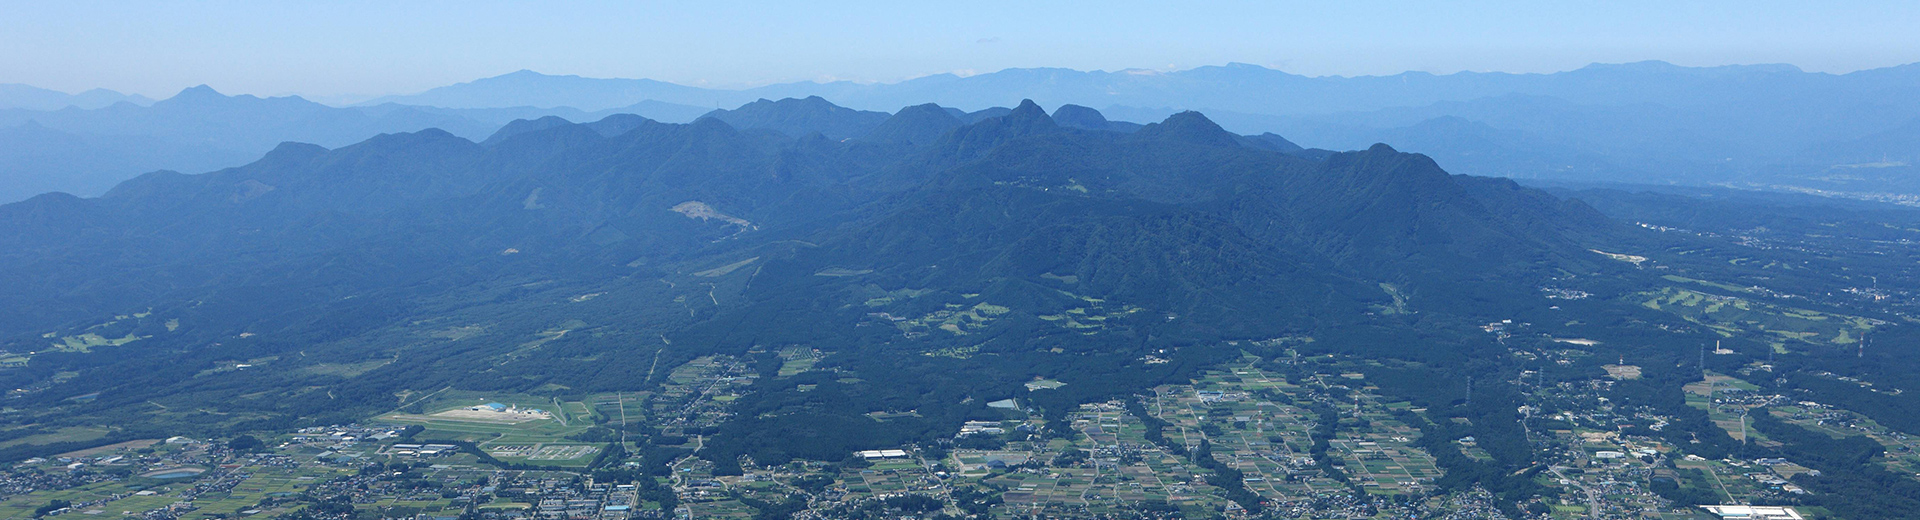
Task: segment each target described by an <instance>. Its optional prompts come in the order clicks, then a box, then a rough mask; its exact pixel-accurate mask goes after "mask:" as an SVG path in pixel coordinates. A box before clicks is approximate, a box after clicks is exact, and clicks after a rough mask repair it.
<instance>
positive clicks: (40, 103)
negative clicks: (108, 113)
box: [0, 83, 153, 110]
mask: <svg viewBox="0 0 1920 520" xmlns="http://www.w3.org/2000/svg"><path fill="white" fill-rule="evenodd" d="M115 103H132V104H135V105H143V106H144V105H151V104H153V100H152V99H147V97H146V96H142V95H139V94H132V95H129V94H121V93H119V92H114V91H111V90H107V89H103V88H96V89H93V90H88V91H86V92H81V93H79V94H68V93H65V92H61V91H58V90H48V89H44V88H40V87H35V86H32V85H21V84H19V83H0V110H4V109H11V108H23V109H27V110H59V109H62V108H67V107H73V108H79V109H83V110H85V109H94V108H105V107H108V106H112V105H113V104H115Z"/></svg>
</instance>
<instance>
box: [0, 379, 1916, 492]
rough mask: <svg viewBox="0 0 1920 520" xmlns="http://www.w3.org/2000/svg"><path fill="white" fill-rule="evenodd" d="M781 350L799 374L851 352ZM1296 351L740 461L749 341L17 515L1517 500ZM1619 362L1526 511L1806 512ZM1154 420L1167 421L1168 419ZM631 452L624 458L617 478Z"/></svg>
mask: <svg viewBox="0 0 1920 520" xmlns="http://www.w3.org/2000/svg"><path fill="white" fill-rule="evenodd" d="M1548 345H1567V344H1566V343H1557V342H1549V343H1548ZM1556 349H1557V350H1556ZM1520 353H1521V352H1520V351H1518V350H1516V355H1519V354H1520ZM1524 353H1525V355H1527V356H1531V359H1534V360H1536V361H1538V362H1543V363H1555V362H1556V360H1560V359H1572V357H1577V356H1579V355H1580V354H1579V353H1578V352H1577V351H1575V350H1572V349H1561V348H1560V347H1551V348H1548V349H1546V350H1533V351H1526V352H1524ZM779 354H780V357H781V358H782V359H783V360H784V362H785V363H786V365H785V366H783V367H782V370H781V373H783V374H789V375H790V374H794V373H798V372H801V371H805V370H809V369H812V367H813V366H814V364H815V363H816V362H818V361H819V360H820V359H821V358H823V357H825V356H828V355H830V353H824V352H820V351H817V350H798V349H789V350H786V351H782V352H780V353H779ZM1570 356H1572V357H1570ZM1296 363H1300V360H1299V359H1298V357H1297V356H1294V357H1292V358H1283V359H1274V360H1263V359H1260V358H1257V357H1252V356H1248V357H1246V358H1244V359H1242V360H1240V361H1237V362H1233V363H1229V364H1227V365H1223V366H1219V367H1217V368H1214V369H1211V370H1207V371H1205V372H1203V373H1202V376H1201V377H1200V378H1198V379H1195V380H1193V381H1192V382H1191V383H1190V384H1184V385H1164V386H1160V387H1157V388H1154V389H1153V393H1152V395H1144V394H1143V395H1139V396H1135V397H1134V398H1132V399H1117V400H1111V401H1106V402H1098V403H1091V404H1086V405H1082V406H1080V407H1079V408H1078V409H1077V410H1075V411H1073V412H1071V413H1069V414H1067V415H1066V420H1067V421H1069V422H1070V425H1069V426H1070V428H1071V431H1072V434H1070V435H1065V436H1060V435H1047V434H1045V433H1044V432H1046V431H1047V430H1048V428H1047V426H1048V425H1047V424H1046V421H1045V420H1043V419H1042V418H1041V416H1040V415H1038V414H1034V413H1032V412H1033V410H1031V408H1030V406H1029V405H1028V403H1027V400H1026V399H1025V398H1023V397H1020V396H1014V397H1011V398H1008V399H1002V400H1000V401H996V402H995V403H994V406H993V407H991V409H994V410H998V411H999V413H1001V414H1002V417H1001V419H999V420H971V421H967V422H965V423H963V424H960V425H958V426H957V427H956V428H955V430H954V431H953V433H952V437H951V439H947V440H944V441H941V442H939V443H934V444H928V445H908V446H895V447H878V448H875V449H870V450H861V451H857V452H854V453H850V454H849V455H848V457H847V460H845V461H796V462H793V463H789V464H783V465H778V466H756V465H752V464H748V465H746V466H745V467H744V468H743V469H744V470H745V471H743V472H742V473H741V474H738V475H723V474H716V473H715V471H714V470H715V466H714V465H713V464H712V463H711V462H709V461H707V460H704V459H702V458H700V457H698V456H697V453H698V450H699V449H700V447H701V445H702V442H703V441H702V440H701V438H700V436H699V435H698V434H697V433H696V432H700V431H704V429H705V428H707V427H709V426H711V425H714V424H717V423H718V422H719V421H720V420H721V419H723V418H725V417H727V416H728V414H729V412H728V409H729V403H730V402H731V401H733V400H734V399H737V398H738V397H739V396H740V395H743V394H744V393H746V392H750V391H752V385H753V384H754V383H755V379H756V377H755V375H754V374H751V373H750V371H749V370H747V368H746V366H745V364H744V362H742V361H741V360H739V359H736V358H731V357H726V356H711V357H706V358H701V359H697V360H695V361H694V362H691V363H687V364H685V365H683V366H681V367H678V368H675V369H674V370H673V371H672V372H671V373H670V374H669V377H668V378H667V381H668V383H667V384H665V385H663V386H662V387H661V388H660V389H659V390H658V391H656V392H644V393H631V394H629V393H620V394H609V395H595V396H589V397H587V398H585V399H583V400H581V401H563V400H554V399H545V400H541V399H539V398H533V397H529V396H518V395H485V394H478V393H471V392H466V393H463V392H444V393H438V394H436V395H432V396H427V397H422V398H419V400H418V401H417V402H416V405H415V406H410V407H408V408H409V409H417V411H396V412H393V413H389V414H385V415H382V416H380V417H376V418H373V419H372V420H370V421H368V422H366V423H364V424H357V425H341V426H331V427H311V428H303V429H299V430H295V431H290V432H283V433H279V434H273V435H269V434H266V433H255V434H250V435H249V436H241V437H235V438H229V439H191V438H186V437H175V438H171V439H153V440H144V441H132V442H126V443H121V444H116V445H113V446H108V447H103V448H98V449H93V450H85V451H82V452H74V453H67V454H62V455H59V456H55V457H47V458H41V459H34V460H29V461H26V462H24V463H22V464H20V465H18V466H16V467H14V468H12V469H10V470H8V471H7V472H6V473H5V474H4V476H0V517H4V518H31V517H52V516H68V515H81V516H82V517H93V516H101V515H111V516H118V517H140V518H143V519H150V520H174V519H203V518H238V517H250V516H260V517H298V518H331V519H338V520H349V519H361V518H415V519H419V520H431V519H447V520H452V519H458V518H478V519H489V520H512V519H547V520H552V519H561V518H565V519H580V520H625V519H629V518H640V519H646V518H742V519H747V518H755V517H756V515H758V514H760V512H761V510H762V509H763V508H766V507H769V504H781V503H787V504H795V506H794V508H793V510H792V511H791V514H792V517H794V518H842V517H848V516H862V515H868V514H873V513H875V512H887V514H899V515H904V516H922V515H925V516H931V515H934V514H946V515H952V516H969V515H978V516H979V517H982V518H987V517H991V518H1027V517H1049V518H1055V517H1057V518H1074V517H1087V518H1094V517H1128V518H1207V517H1229V518H1231V517H1251V516H1256V515H1253V514H1252V512H1251V511H1248V510H1247V508H1246V507H1244V506H1243V505H1242V502H1241V501H1238V500H1234V499H1231V498H1229V497H1231V496H1233V495H1232V494H1231V493H1229V492H1228V491H1229V490H1230V489H1234V488H1238V489H1244V490H1246V491H1247V492H1249V493H1251V494H1252V495H1253V496H1254V497H1257V500H1258V501H1259V503H1260V506H1261V509H1262V511H1261V513H1260V515H1258V516H1261V517H1270V518H1434V517H1437V518H1500V517H1508V518H1512V516H1510V515H1508V514H1506V513H1503V512H1501V511H1500V510H1499V509H1498V508H1496V507H1495V502H1496V500H1495V499H1494V498H1493V497H1492V496H1491V495H1488V494H1487V493H1486V492H1484V491H1480V490H1477V489H1467V490H1454V491H1451V492H1448V491H1443V490H1442V489H1441V488H1440V487H1439V485H1438V481H1439V480H1440V479H1441V478H1442V477H1443V476H1444V475H1445V471H1444V470H1443V469H1442V468H1441V467H1440V464H1439V463H1438V462H1437V460H1436V457H1435V455H1434V453H1432V452H1429V451H1428V450H1430V449H1433V447H1435V446H1444V447H1445V448H1444V449H1449V450H1457V452H1458V453H1459V454H1461V455H1464V456H1466V457H1469V458H1474V459H1480V460H1486V459H1488V458H1489V457H1490V455H1489V454H1488V452H1486V451H1485V450H1483V449H1482V447H1481V446H1479V443H1478V442H1477V440H1476V439H1474V438H1473V437H1471V436H1467V437H1461V438H1448V439H1444V442H1440V443H1434V442H1425V441H1424V439H1423V438H1422V435H1423V433H1422V429H1421V428H1420V427H1419V426H1418V425H1417V423H1418V422H1419V421H1421V420H1422V419H1421V417H1422V415H1421V414H1423V413H1424V410H1423V409H1421V408H1417V407H1414V406H1413V405H1412V404H1410V403H1408V402H1404V401H1395V400H1391V399H1388V398H1386V397H1384V396H1383V395H1382V394H1381V393H1380V392H1379V390H1378V388H1377V387H1376V386H1374V385H1373V384H1372V383H1371V382H1370V381H1369V380H1368V378H1367V376H1366V375H1365V374H1364V373H1363V372H1362V371H1353V370H1350V369H1336V370H1322V369H1316V368H1313V367H1321V368H1327V367H1339V366H1343V365H1341V364H1339V363H1337V362H1334V361H1331V360H1322V361H1321V362H1316V363H1313V364H1310V366H1309V365H1295V364H1296ZM1277 370H1279V371H1284V374H1283V373H1282V372H1277ZM1764 370H1765V368H1764V367H1761V366H1754V367H1749V368H1748V369H1746V370H1745V371H1744V372H1745V374H1732V375H1721V374H1711V375H1710V377H1709V378H1708V379H1707V380H1706V381H1702V382H1701V383H1700V384H1698V385H1689V386H1688V387H1687V391H1688V399H1689V404H1691V405H1693V406H1696V407H1699V408H1702V409H1706V410H1708V411H1710V412H1711V414H1710V415H1711V417H1712V418H1713V419H1714V420H1715V421H1716V423H1719V424H1721V426H1722V427H1723V428H1726V429H1727V430H1728V431H1729V432H1735V433H1738V434H1740V435H1756V436H1755V437H1753V438H1751V439H1748V440H1749V441H1750V442H1766V440H1765V439H1764V438H1762V437H1759V436H1757V434H1755V433H1753V432H1747V431H1743V430H1742V429H1741V426H1740V423H1739V421H1740V420H1742V417H1743V416H1742V415H1741V414H1742V413H1759V411H1761V410H1769V411H1770V413H1773V414H1775V416H1777V417H1781V418H1783V419H1785V420H1788V421H1792V422H1793V423H1795V424H1802V425H1805V426H1808V427H1811V428H1824V429H1830V430H1834V431H1836V432H1839V431H1845V432H1853V433H1860V434H1865V435H1868V436H1869V437H1871V438H1873V439H1875V440H1878V441H1881V442H1883V443H1885V444H1886V445H1887V447H1888V452H1889V453H1890V454H1891V455H1890V456H1889V457H1887V461H1886V462H1885V464H1887V465H1888V466H1889V467H1890V468H1893V469H1896V470H1898V471H1902V472H1905V473H1907V474H1912V473H1913V472H1914V470H1915V468H1920V457H1916V456H1915V455H1913V451H1912V446H1911V443H1913V442H1915V441H1914V440H1912V439H1909V438H1908V437H1907V436H1905V435H1902V434H1899V433H1897V432H1893V431H1891V430H1889V429H1887V428H1885V427H1883V426H1880V425H1878V424H1875V423H1872V422H1871V421H1867V420H1866V419H1865V418H1864V417H1861V416H1859V415H1858V414H1854V413H1851V412H1848V411H1846V410H1841V409H1837V408H1834V407H1831V406H1828V405H1823V404H1820V403H1814V402H1808V401H1794V400H1791V399H1787V398H1785V397H1783V396H1777V395H1766V394H1762V393H1758V392H1756V391H1755V389H1756V388H1757V387H1755V386H1753V385H1751V384H1746V383H1745V382H1744V381H1743V380H1741V379H1740V377H1752V376H1753V375H1754V374H1755V373H1756V372H1760V373H1764ZM1606 372H1607V374H1608V376H1607V377H1605V378H1601V379H1595V380H1589V381H1582V382H1570V381H1561V382H1557V383H1553V384H1539V383H1538V382H1537V380H1538V378H1537V377H1535V378H1534V379H1532V380H1530V379H1528V378H1529V377H1531V376H1533V374H1531V373H1522V375H1521V377H1520V378H1517V379H1516V380H1515V381H1513V382H1512V383H1514V384H1516V385H1519V386H1520V387H1522V388H1523V389H1524V393H1525V395H1526V396H1528V399H1529V400H1530V401H1531V402H1532V403H1533V404H1529V405H1528V406H1526V407H1523V409H1522V410H1520V414H1521V415H1520V418H1521V419H1520V422H1521V425H1522V426H1523V427H1524V428H1525V429H1526V432H1527V435H1528V441H1529V442H1530V443H1531V444H1533V445H1534V446H1535V448H1536V449H1539V450H1541V452H1543V453H1545V454H1546V455H1545V456H1544V460H1546V461H1548V462H1547V463H1546V465H1544V466H1542V467H1540V468H1537V469H1536V470H1535V471H1537V472H1538V476H1537V478H1538V479H1540V481H1541V482H1542V483H1543V484H1544V485H1547V486H1550V487H1553V488H1557V489H1560V490H1561V493H1560V494H1559V496H1558V498H1555V499H1552V500H1551V501H1547V502H1537V503H1527V504H1523V506H1525V509H1522V512H1521V513H1520V515H1519V517H1522V518H1540V519H1568V520H1572V519H1601V518H1618V519H1625V518H1669V519H1696V518H1699V519H1708V518H1720V517H1724V518H1737V517H1738V516H1727V515H1736V514H1748V515H1753V514H1761V515H1763V516H1749V517H1750V518H1761V517H1764V515H1765V514H1773V513H1775V512H1777V513H1778V514H1781V515H1786V514H1794V515H1798V514H1801V512H1800V511H1796V510H1795V509H1794V508H1792V507H1778V506H1771V505H1768V504H1782V503H1792V501H1793V499H1794V497H1796V496H1801V495H1805V494H1806V493H1808V491H1807V490H1805V489H1803V488H1801V487H1800V486H1797V485H1795V484H1793V483H1792V482H1791V480H1792V479H1793V478H1794V477H1795V476H1797V475H1806V474H1813V475H1817V474H1818V473H1817V472H1814V471H1812V470H1810V469H1808V468H1806V467H1804V466H1801V465H1798V464H1795V463H1794V461H1791V460H1784V459H1763V458H1755V459H1742V458H1738V457H1737V456H1736V457H1728V458H1721V459H1706V458H1702V457H1698V456H1695V455H1691V454H1687V453H1686V451H1685V447H1684V446H1673V445H1669V444H1667V443H1665V442H1664V441H1662V440H1660V439H1658V438H1656V437H1652V436H1648V435H1645V434H1644V432H1645V431H1646V430H1645V429H1635V428H1631V427H1630V426H1632V425H1639V426H1643V427H1645V428H1650V429H1652V430H1659V429H1660V428H1662V427H1664V425H1665V424H1666V423H1667V422H1668V420H1669V419H1670V418H1667V417H1662V416H1659V415H1657V414H1650V413H1647V412H1646V411H1645V410H1639V409H1634V408H1630V407H1617V406H1614V405H1612V404H1610V403H1609V401H1608V400H1607V399H1606V396H1607V395H1608V391H1609V389H1610V388H1611V387H1612V385H1613V384H1614V383H1615V382H1618V381H1622V380H1626V379H1629V378H1632V377H1637V372H1636V371H1635V370H1632V369H1631V367H1628V366H1624V365H1608V369H1607V370H1606ZM1066 384H1067V383H1062V382H1059V381H1051V380H1043V381H1036V382H1034V383H1030V384H1028V385H1027V388H1028V392H1030V393H1035V392H1048V391H1057V390H1058V389H1060V388H1062V387H1063V386H1065V385H1066ZM1142 413H1144V414H1145V416H1144V417H1143V416H1142V415H1141V414H1142ZM653 418H657V421H655V422H653V424H656V425H657V426H654V427H655V428H658V430H657V431H659V432H660V433H661V434H660V435H657V436H656V437H655V438H656V439H658V440H671V439H679V442H682V443H683V444H680V445H677V446H675V447H676V448H677V449H683V450H685V453H687V454H688V455H687V456H682V457H681V458H679V459H677V460H674V461H671V462H670V463H668V464H667V465H666V466H665V469H666V471H667V473H664V474H661V475H658V476H652V477H647V476H640V477H638V478H640V480H637V481H636V480H632V479H633V478H634V475H641V474H643V473H645V470H644V469H643V468H642V467H641V466H642V465H643V464H645V462H644V461H643V460H642V459H639V458H637V457H635V455H633V454H634V453H637V452H638V451H640V449H641V446H638V445H634V444H632V443H631V442H629V441H623V440H621V438H620V437H619V436H618V435H617V434H611V435H613V436H612V437H605V436H606V435H610V434H609V433H606V432H615V431H624V430H625V429H626V428H625V426H626V425H627V424H631V422H633V421H642V420H654V419H653ZM876 420H881V419H879V418H877V419H876ZM1151 424H1161V425H1164V426H1163V427H1160V428H1159V429H1158V430H1159V431H1158V432H1157V433H1158V435H1155V433H1154V432H1153V430H1154V427H1153V426H1150V425H1151ZM595 432H602V433H595ZM1636 432H1641V433H1636ZM251 435H259V436H260V438H259V439H255V438H254V437H252V436H251ZM582 439H594V440H582ZM1202 446H1204V447H1205V450H1206V451H1205V453H1207V454H1209V455H1210V456H1211V457H1212V458H1213V459H1214V460H1215V461H1217V462H1218V463H1220V464H1223V465H1224V467H1229V468H1232V469H1233V470H1235V471H1237V472H1238V474H1239V482H1221V481H1218V480H1215V479H1216V478H1217V476H1218V475H1219V473H1218V472H1217V469H1214V468H1210V467H1208V466H1203V465H1202V464H1200V463H1198V462H1197V461H1196V459H1194V458H1193V456H1192V453H1194V452H1195V450H1199V449H1201V448H1202ZM616 447H617V448H619V449H615V448H616ZM611 455H621V457H620V458H611V457H610V456H611ZM610 469H618V470H621V471H620V472H615V473H613V474H619V475H626V476H625V477H621V478H619V479H615V480H598V479H596V476H598V477H602V478H608V477H607V476H608V475H611V474H609V473H606V472H605V471H607V470H610ZM649 479H651V480H649ZM1662 481H1664V482H1670V483H1675V484H1676V485H1678V486H1680V487H1682V488H1692V487H1700V488H1701V489H1703V490H1707V491H1710V492H1712V493H1716V494H1717V496H1718V497H1720V498H1719V499H1720V500H1722V501H1723V502H1724V503H1723V504H1717V505H1714V507H1715V508H1695V507H1685V506H1676V505H1674V504H1673V503H1672V502H1671V500H1668V499H1665V498H1662V496H1660V494H1659V493H1656V492H1655V490H1654V489H1653V487H1654V486H1655V484H1654V483H1655V482H1662ZM796 499H797V500H800V502H797V503H796V502H792V501H793V500H796ZM1756 504H1757V505H1756ZM1721 506H1725V507H1721ZM1741 507H1746V508H1748V509H1739V508H1741ZM1754 507H1760V508H1762V509H1752V508H1754ZM1765 507H1776V508H1778V510H1777V511H1776V510H1775V509H1764V508H1765ZM1755 511H1760V513H1754V512H1755ZM1742 512H1744V513H1742ZM1781 518H1787V517H1785V516H1782V517H1781Z"/></svg>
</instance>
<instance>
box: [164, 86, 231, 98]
mask: <svg viewBox="0 0 1920 520" xmlns="http://www.w3.org/2000/svg"><path fill="white" fill-rule="evenodd" d="M224 97H227V96H226V95H225V94H221V93H220V92H219V91H216V90H214V89H213V87H209V86H206V85H199V86H193V87H188V88H185V89H181V90H180V93H179V94H174V95H173V97H172V98H171V99H175V100H185V101H195V100H202V99H219V98H224Z"/></svg>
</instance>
